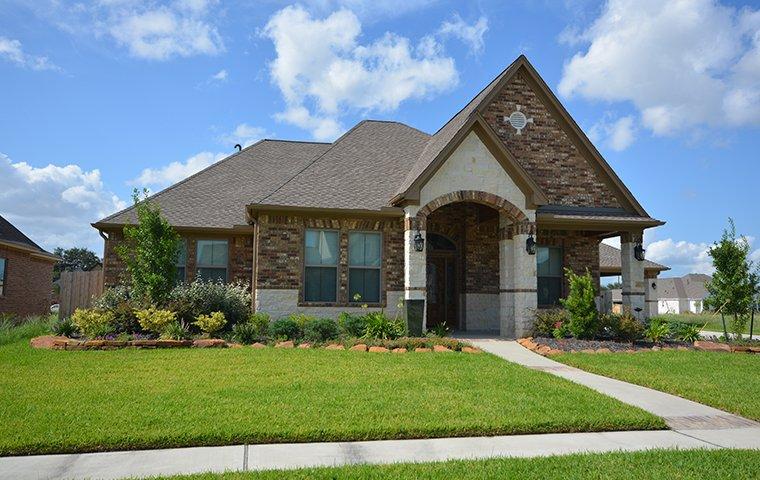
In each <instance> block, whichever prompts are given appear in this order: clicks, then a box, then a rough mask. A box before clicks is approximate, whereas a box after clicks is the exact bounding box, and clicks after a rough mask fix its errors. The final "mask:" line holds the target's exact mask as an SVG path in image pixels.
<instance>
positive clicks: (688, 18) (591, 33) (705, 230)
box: [0, 0, 760, 274]
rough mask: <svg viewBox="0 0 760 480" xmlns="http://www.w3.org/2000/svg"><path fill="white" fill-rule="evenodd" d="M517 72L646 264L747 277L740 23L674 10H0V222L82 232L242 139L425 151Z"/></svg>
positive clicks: (751, 106)
mask: <svg viewBox="0 0 760 480" xmlns="http://www.w3.org/2000/svg"><path fill="white" fill-rule="evenodd" d="M521 53H524V54H526V55H527V56H528V58H529V60H530V61H531V62H532V63H533V64H534V66H535V67H536V68H537V69H538V71H539V72H540V74H541V75H542V76H543V77H544V79H545V80H546V82H547V83H548V84H549V85H550V86H551V87H552V89H553V90H554V91H555V92H556V93H558V95H559V98H560V99H561V101H562V102H563V103H564V104H565V106H566V107H567V109H568V110H569V111H570V113H571V114H572V115H573V116H574V118H575V119H576V120H577V121H578V123H579V124H580V125H581V126H582V127H583V129H584V130H585V131H586V132H587V133H588V134H589V136H590V137H591V138H592V140H593V141H594V143H595V144H596V145H597V147H598V148H599V150H600V151H601V152H602V153H603V155H604V156H605V158H606V159H607V161H608V162H609V163H610V164H611V165H612V167H613V168H614V169H615V171H616V172H617V173H618V175H619V176H620V177H621V178H622V179H623V181H624V182H625V183H626V184H627V185H628V187H629V188H630V189H631V190H632V191H633V193H634V194H635V195H636V196H637V198H638V199H639V200H640V201H641V203H642V204H643V205H644V207H645V208H646V209H647V210H648V212H649V213H650V214H651V215H652V216H655V217H657V218H660V219H663V220H666V221H667V222H668V223H667V225H666V226H664V227H660V228H658V229H655V230H652V231H649V232H648V233H647V236H646V243H647V246H648V249H649V252H648V254H649V258H652V259H654V260H657V261H661V262H663V263H666V264H668V265H671V266H672V267H673V273H674V274H683V273H687V272H689V271H709V269H710V267H709V258H708V257H707V256H706V253H705V251H706V248H707V246H708V245H709V243H710V242H712V241H713V240H715V239H717V238H718V237H719V236H720V232H721V229H722V228H724V226H725V225H726V224H727V218H728V217H729V216H731V217H733V218H734V219H735V221H736V224H737V227H738V230H739V231H740V232H741V233H743V234H745V235H747V236H748V237H749V238H750V240H751V242H752V244H753V256H754V258H755V259H757V260H760V215H758V213H757V205H758V201H757V198H758V193H757V189H758V186H759V185H758V178H760V164H759V163H758V159H759V156H760V154H759V153H758V152H760V135H758V133H759V129H758V127H759V126H760V5H758V4H757V3H755V4H750V3H742V2H714V1H708V0H693V1H679V2H660V1H651V2H649V1H633V0H630V1H623V0H619V1H610V2H592V1H580V0H578V1H571V0H567V1H565V2H560V1H549V0H546V1H538V2H528V1H513V2H495V1H494V2H490V1H479V2H445V1H435V0H405V1H399V0H379V1H374V2H371V1H362V0H345V1H340V0H336V1H331V0H318V1H312V2H302V3H297V4H294V3H289V2H278V1H268V2H267V1H262V2H253V1H249V2H244V1H241V2H223V1H209V0H178V1H169V2H139V1H135V0H108V1H105V0H104V1H101V2H86V3H76V2H67V1H65V0H60V1H49V2H46V1H43V0H37V1H21V0H18V1H17V0H2V1H0V214H2V215H4V216H6V217H7V218H9V219H10V220H11V221H12V222H13V223H15V224H16V225H17V226H19V227H20V228H21V229H22V230H24V231H25V232H26V233H27V234H28V235H30V236H31V237H32V238H33V239H35V240H36V241H38V242H39V243H40V244H42V245H43V246H44V247H46V248H49V249H52V248H54V247H56V246H64V247H69V246H74V245H84V246H88V247H90V248H93V249H95V250H96V251H97V252H98V253H102V241H101V240H100V238H99V237H98V235H97V232H95V230H94V229H92V228H91V227H89V223H90V222H92V221H95V220H97V219H99V218H100V217H102V216H105V215H107V214H109V213H111V212H112V211H114V210H115V209H117V208H119V207H122V206H124V205H125V204H126V203H127V202H128V201H129V196H130V192H131V190H132V188H134V187H143V186H145V187H148V188H150V189H152V190H154V191H155V190H158V189H160V188H163V187H164V186H166V185H168V184H170V183H173V182H175V181H177V180H179V179H181V178H183V177H184V176H186V175H188V174H190V173H193V172H194V171H197V170H198V169H200V168H203V167H205V166H207V165H209V164H211V163H212V162H214V161H217V160H219V159H220V158H223V157H224V156H225V155H227V154H229V153H232V151H233V145H234V144H235V143H242V144H249V143H251V142H253V141H256V140H257V139H260V138H262V137H271V138H279V139H315V138H316V139H319V140H332V139H334V138H335V137H336V136H337V135H339V134H340V133H342V132H343V131H345V130H346V129H348V128H350V127H351V126H352V125H353V124H354V123H356V122H357V121H359V120H361V119H363V118H377V119H394V120H398V121H401V122H404V123H407V124H409V125H411V126H414V127H417V128H420V129H422V130H424V131H427V132H431V133H432V132H434V131H435V130H437V129H438V128H439V127H440V126H441V125H442V124H443V123H445V122H446V121H447V120H448V119H449V118H450V117H451V116H452V115H453V114H454V113H455V112H456V111H457V110H459V109H460V108H461V107H462V106H463V105H464V104H465V103H466V102H467V101H468V100H469V99H470V98H472V97H473V96H474V95H475V94H476V93H477V92H478V91H479V90H480V89H481V88H482V87H483V86H485V85H486V84H487V83H488V82H489V81H490V80H491V79H492V78H493V77H494V76H495V75H497V74H498V73H499V72H500V71H501V70H502V69H503V68H504V67H505V66H506V65H508V64H509V63H510V62H511V61H512V60H514V59H515V58H516V57H517V56H518V55H519V54H521Z"/></svg>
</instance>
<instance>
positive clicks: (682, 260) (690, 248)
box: [646, 238, 715, 275]
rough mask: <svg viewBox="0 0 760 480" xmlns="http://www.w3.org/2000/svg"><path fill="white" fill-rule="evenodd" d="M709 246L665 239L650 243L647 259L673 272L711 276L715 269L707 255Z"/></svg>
mask: <svg viewBox="0 0 760 480" xmlns="http://www.w3.org/2000/svg"><path fill="white" fill-rule="evenodd" d="M709 249H710V245H709V244H707V243H704V242H703V243H692V242H687V241H685V240H678V241H676V240H673V239H672V238H666V239H664V240H658V241H655V242H652V243H650V244H649V245H648V246H647V252H646V256H647V259H649V260H652V261H653V262H657V263H661V264H663V265H666V266H668V267H670V268H671V269H673V271H674V272H676V273H678V274H680V272H683V273H706V274H708V275H709V274H712V273H713V272H714V271H715V268H713V266H712V259H711V258H710V255H708V253H707V252H708V250H709Z"/></svg>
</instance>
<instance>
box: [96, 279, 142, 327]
mask: <svg viewBox="0 0 760 480" xmlns="http://www.w3.org/2000/svg"><path fill="white" fill-rule="evenodd" d="M92 306H93V308H95V309H96V310H102V311H108V312H111V313H113V317H114V318H113V323H114V331H115V332H117V333H122V332H125V333H132V332H137V331H139V330H140V323H139V321H138V320H137V315H135V310H136V308H137V307H139V305H137V302H135V301H134V300H133V299H132V297H131V295H130V293H129V288H127V287H126V286H124V285H119V286H116V287H113V288H109V289H107V290H106V291H105V292H103V295H101V296H100V297H98V298H96V299H95V300H94V301H93V302H92Z"/></svg>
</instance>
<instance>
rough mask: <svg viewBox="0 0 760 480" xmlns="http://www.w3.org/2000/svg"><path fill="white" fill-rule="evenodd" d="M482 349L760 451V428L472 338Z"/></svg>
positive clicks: (682, 427)
mask: <svg viewBox="0 0 760 480" xmlns="http://www.w3.org/2000/svg"><path fill="white" fill-rule="evenodd" d="M467 341H469V342H470V343H472V344H473V345H476V346H478V347H479V348H481V349H483V350H485V351H486V352H490V353H492V354H494V355H497V356H499V357H501V358H503V359H505V360H508V361H510V362H514V363H518V364H520V365H523V366H526V367H528V368H531V369H534V370H541V371H544V372H548V373H551V374H552V375H556V376H558V377H562V378H565V379H567V380H570V381H571V382H575V383H578V384H581V385H584V386H586V387H589V388H591V389H593V390H596V391H597V392H600V393H603V394H605V395H608V396H610V397H613V398H616V399H618V400H620V401H621V402H623V403H627V404H629V405H633V406H635V407H639V408H641V409H643V410H646V411H647V412H650V413H652V414H654V415H657V416H658V417H662V418H663V419H664V420H665V422H666V423H667V424H668V426H669V427H670V428H671V429H673V430H675V431H677V432H680V433H683V434H685V435H689V436H692V437H694V438H698V439H700V440H703V441H705V442H709V443H713V444H715V445H721V446H731V447H738V448H760V424H758V423H757V422H754V421H752V420H748V419H746V418H743V417H740V416H738V415H733V414H731V413H728V412H724V411H723V410H718V409H717V408H713V407H708V406H707V405H702V404H701V403H697V402H692V401H691V400H686V399H685V398H681V397H677V396H675V395H671V394H669V393H663V392H660V391H657V390H653V389H651V388H647V387H642V386H639V385H634V384H632V383H628V382H623V381H621V380H615V379H613V378H608V377H603V376H601V375H596V374H594V373H589V372H586V371H583V370H580V369H578V368H575V367H570V366H568V365H565V364H563V363H559V362H555V361H554V360H551V359H549V358H546V357H543V356H541V355H538V354H537V353H534V352H531V351H530V350H528V349H527V348H525V347H523V346H522V345H520V344H519V343H517V342H515V341H511V340H502V339H497V338H468V339H467Z"/></svg>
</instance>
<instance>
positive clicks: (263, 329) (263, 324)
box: [246, 312, 272, 337]
mask: <svg viewBox="0 0 760 480" xmlns="http://www.w3.org/2000/svg"><path fill="white" fill-rule="evenodd" d="M271 322H272V318H271V317H270V316H269V314H268V313H264V312H256V313H252V314H251V316H250V317H248V321H247V322H246V323H248V324H250V325H252V326H253V328H254V329H255V332H256V335H258V336H260V337H264V336H266V334H267V331H268V330H269V324H270V323H271Z"/></svg>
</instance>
